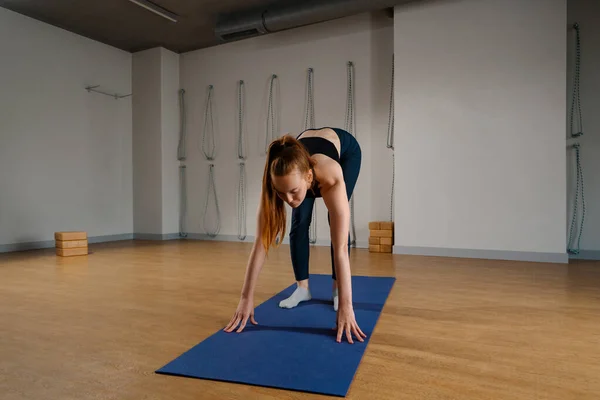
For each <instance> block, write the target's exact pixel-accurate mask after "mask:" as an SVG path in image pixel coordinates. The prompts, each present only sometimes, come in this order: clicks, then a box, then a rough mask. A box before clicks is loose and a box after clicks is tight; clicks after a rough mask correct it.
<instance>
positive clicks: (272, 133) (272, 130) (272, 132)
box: [265, 74, 279, 155]
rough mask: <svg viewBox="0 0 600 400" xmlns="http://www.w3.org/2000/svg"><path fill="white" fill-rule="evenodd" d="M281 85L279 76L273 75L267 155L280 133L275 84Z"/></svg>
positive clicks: (268, 114) (268, 117)
mask: <svg viewBox="0 0 600 400" xmlns="http://www.w3.org/2000/svg"><path fill="white" fill-rule="evenodd" d="M276 82H277V83H279V78H278V77H277V75H275V74H273V75H271V82H270V83H269V106H268V109H267V134H266V137H265V155H266V154H267V152H268V151H269V145H270V144H271V142H272V141H273V140H275V139H276V138H277V134H276V132H278V131H279V127H278V126H277V119H276V118H275V116H276V115H277V113H276V111H275V105H276V104H277V103H276V102H275V100H274V97H275V90H274V89H275V83H276Z"/></svg>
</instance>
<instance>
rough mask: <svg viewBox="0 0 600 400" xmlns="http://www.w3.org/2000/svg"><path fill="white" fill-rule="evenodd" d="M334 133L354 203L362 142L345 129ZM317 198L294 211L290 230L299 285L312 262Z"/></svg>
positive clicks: (306, 275)
mask: <svg viewBox="0 0 600 400" xmlns="http://www.w3.org/2000/svg"><path fill="white" fill-rule="evenodd" d="M331 129H333V130H334V131H335V132H336V133H337V134H338V136H339V138H340V143H341V148H340V154H341V155H340V164H341V166H342V171H343V174H344V181H345V183H346V195H347V196H348V201H349V200H350V198H351V196H352V193H353V192H354V187H355V186H356V181H357V180H358V175H359V173H360V164H361V160H362V152H361V149H360V145H359V144H358V141H357V140H356V139H355V138H354V136H352V135H351V134H350V133H348V132H346V131H345V130H343V129H338V128H331ZM314 204H315V199H314V197H308V196H307V197H306V198H305V199H304V201H303V202H302V204H300V205H299V206H298V207H297V208H294V209H293V210H292V225H291V228H290V253H291V257H292V266H293V267H294V275H295V277H296V280H297V281H302V280H305V279H308V275H309V272H308V260H309V257H310V242H309V237H308V232H309V229H310V222H311V219H312V211H313V206H314ZM327 222H330V219H329V212H328V213H327ZM348 253H350V232H348ZM331 276H332V278H333V279H334V280H335V279H336V274H335V263H334V255H333V245H332V246H331Z"/></svg>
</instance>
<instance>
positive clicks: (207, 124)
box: [202, 85, 221, 237]
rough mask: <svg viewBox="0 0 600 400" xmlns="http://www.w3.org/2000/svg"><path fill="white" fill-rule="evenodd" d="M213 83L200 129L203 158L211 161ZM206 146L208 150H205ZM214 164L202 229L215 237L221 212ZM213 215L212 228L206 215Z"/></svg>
mask: <svg viewBox="0 0 600 400" xmlns="http://www.w3.org/2000/svg"><path fill="white" fill-rule="evenodd" d="M213 91H214V87H213V85H209V86H208V95H207V96H208V97H207V99H206V109H205V113H204V129H203V130H202V152H203V153H204V158H205V159H206V160H207V161H213V160H214V159H215V149H216V142H215V133H214V117H213V106H212V99H213ZM207 146H208V147H209V149H210V150H207ZM214 169H215V165H214V164H213V163H212V162H211V163H210V165H209V169H208V189H207V190H206V203H205V206H204V230H205V232H206V233H207V234H208V236H210V237H215V236H217V235H218V234H219V231H220V230H221V212H220V210H219V198H218V195H217V187H216V184H215V171H214ZM211 194H212V195H213V197H214V201H215V212H214V213H213V214H209V213H208V208H209V203H210V197H211ZM211 215H214V216H215V217H216V226H215V228H214V229H212V230H211V229H209V227H208V217H209V216H211Z"/></svg>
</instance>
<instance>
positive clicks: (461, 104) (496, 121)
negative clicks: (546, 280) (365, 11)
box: [394, 0, 591, 260]
mask: <svg viewBox="0 0 600 400" xmlns="http://www.w3.org/2000/svg"><path fill="white" fill-rule="evenodd" d="M394 22H395V31H394V46H395V54H396V73H397V74H396V77H397V78H396V91H395V93H396V114H395V115H396V154H397V157H396V158H397V162H396V176H397V179H398V180H397V186H398V196H397V202H396V204H395V207H396V229H397V230H396V234H397V235H396V246H398V247H397V248H396V251H398V252H409V253H427V252H428V251H432V252H438V253H442V254H443V253H444V251H445V250H443V249H454V250H463V251H462V253H461V252H460V251H459V252H458V253H456V254H458V255H468V254H469V253H470V252H471V251H472V250H475V254H479V255H480V254H485V255H486V256H491V257H495V256H497V257H501V258H505V257H511V255H510V253H512V252H523V253H519V258H532V259H535V258H536V257H537V256H536V255H535V253H544V254H551V255H554V256H552V257H554V259H556V260H564V259H565V258H566V257H564V253H565V241H566V240H565V238H566V228H565V222H566V185H565V179H566V176H565V174H566V172H565V169H566V161H565V125H566V113H565V110H566V99H565V89H566V87H565V86H566V85H565V74H566V36H567V35H566V2H565V0H529V1H525V2H524V1H522V0H505V1H498V0H446V1H443V0H441V1H431V2H426V3H423V4H415V5H411V6H405V7H400V8H397V9H396V12H395V21H394ZM587 68H590V67H589V66H588V67H587ZM589 70H590V69H588V71H589ZM590 89H591V88H590ZM590 89H588V90H590ZM588 115H591V112H589V113H588ZM426 249H430V250H426ZM431 249H437V250H431ZM440 249H442V250H440ZM477 251H483V252H484V253H477ZM471 254H472V252H471Z"/></svg>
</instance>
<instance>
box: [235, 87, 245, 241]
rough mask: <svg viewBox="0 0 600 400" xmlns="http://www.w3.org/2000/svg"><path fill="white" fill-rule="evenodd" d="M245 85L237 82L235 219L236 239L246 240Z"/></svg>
mask: <svg viewBox="0 0 600 400" xmlns="http://www.w3.org/2000/svg"><path fill="white" fill-rule="evenodd" d="M245 98H246V92H245V85H244V81H243V80H240V81H239V82H238V124H237V125H238V128H237V129H238V141H237V142H238V143H237V148H238V160H239V161H240V163H239V167H240V168H239V178H238V187H237V219H238V239H239V240H245V239H246V164H245V160H246V151H245V145H246V143H245V141H244V115H245V111H246V109H245Z"/></svg>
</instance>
